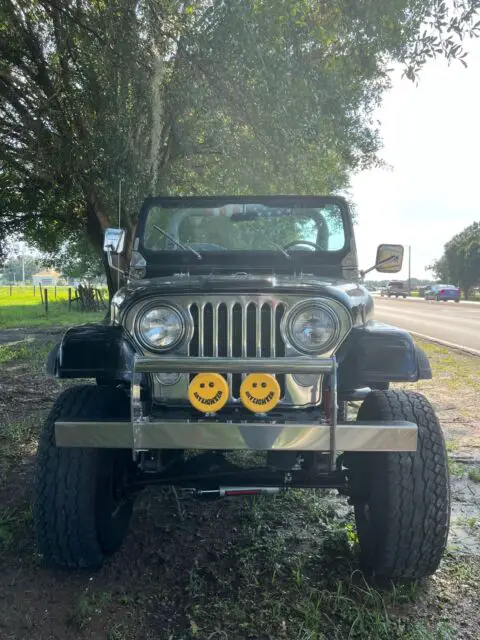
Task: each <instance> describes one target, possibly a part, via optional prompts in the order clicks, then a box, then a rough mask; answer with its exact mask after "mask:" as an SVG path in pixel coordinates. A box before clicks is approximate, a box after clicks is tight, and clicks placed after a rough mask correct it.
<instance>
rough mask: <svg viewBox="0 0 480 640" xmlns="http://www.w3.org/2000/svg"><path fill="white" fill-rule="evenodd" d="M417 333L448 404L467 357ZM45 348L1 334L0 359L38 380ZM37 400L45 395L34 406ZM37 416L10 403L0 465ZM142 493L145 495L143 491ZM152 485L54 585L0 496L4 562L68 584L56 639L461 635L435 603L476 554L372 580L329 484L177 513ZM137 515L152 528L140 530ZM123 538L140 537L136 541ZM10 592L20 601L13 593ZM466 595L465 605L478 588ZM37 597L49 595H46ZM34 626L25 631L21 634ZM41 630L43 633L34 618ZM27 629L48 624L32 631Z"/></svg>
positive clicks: (19, 510) (470, 366)
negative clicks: (10, 558)
mask: <svg viewBox="0 0 480 640" xmlns="http://www.w3.org/2000/svg"><path fill="white" fill-rule="evenodd" d="M424 345H425V349H426V350H427V352H428V355H429V357H430V358H431V361H432V366H433V368H434V374H435V376H436V379H434V380H433V381H423V382H422V384H425V385H431V386H429V387H428V389H430V391H431V392H434V391H435V390H436V389H437V386H438V385H439V391H438V393H439V394H440V395H441V396H442V399H443V400H445V399H446V400H447V401H448V402H455V401H456V399H457V397H458V396H457V394H456V392H455V391H454V389H455V388H456V387H454V386H453V384H452V380H451V376H455V375H463V383H462V384H461V385H460V387H459V389H460V388H465V386H466V385H468V384H470V385H471V387H468V388H469V389H470V388H471V389H472V390H473V391H475V390H476V389H477V386H476V385H477V384H478V382H477V381H476V378H472V380H471V381H470V382H468V374H466V373H465V375H464V374H463V373H462V371H461V370H463V369H464V368H466V369H467V370H468V372H470V374H471V375H472V376H473V374H474V373H475V371H476V367H475V365H476V361H475V360H474V359H470V358H469V357H467V356H462V355H459V354H455V353H454V352H449V351H447V350H444V349H442V348H441V347H438V346H437V345H430V344H428V343H422V346H424ZM50 346H51V345H50V344H38V343H37V342H35V341H32V340H28V339H27V340H25V341H22V342H19V343H17V344H13V345H12V344H10V345H3V346H1V345H0V364H1V366H2V368H3V369H4V370H8V369H11V370H12V371H17V368H18V370H19V371H21V367H22V366H23V367H24V365H25V364H27V363H28V364H29V366H31V370H32V373H33V374H35V375H36V378H35V379H34V382H33V383H32V384H33V385H36V384H37V382H38V381H39V380H40V376H38V373H39V372H40V371H41V370H42V367H43V363H44V362H45V357H46V354H47V353H48V351H49V349H50ZM452 360H453V362H452ZM471 361H473V362H472V363H471ZM450 367H451V368H452V370H453V371H452V372H450ZM24 368H25V367H24ZM15 375H16V374H15ZM19 375H20V374H19ZM475 375H477V376H478V373H475ZM18 379H19V380H20V378H18ZM12 380H13V378H12ZM21 384H22V385H24V384H26V385H28V384H30V381H28V382H25V383H24V382H21ZM52 384H53V383H52ZM55 384H56V383H55ZM434 385H437V386H434ZM19 388H20V387H19ZM55 390H56V387H54V386H51V387H46V388H45V389H43V388H39V390H38V392H39V395H40V396H42V395H43V398H44V399H46V397H47V396H48V395H49V394H51V393H55V392H56V391H55ZM427 393H428V391H427ZM47 406H48V402H46V403H45V405H44V410H46V409H47ZM472 408H473V409H475V406H473V407H472ZM39 417H40V414H39V413H38V412H37V415H36V416H33V415H32V417H28V418H21V417H19V416H17V414H15V416H14V417H11V418H10V419H7V420H4V421H3V423H2V430H1V431H0V466H2V464H3V462H2V457H3V459H4V460H5V456H6V457H7V459H8V460H7V463H11V464H15V465H16V464H17V463H18V462H19V461H20V459H21V458H22V457H23V458H25V457H26V456H25V452H26V451H27V450H29V451H30V453H31V452H32V451H33V449H34V444H35V440H36V437H37V433H38V428H39V424H40V420H39V419H38V418H39ZM447 449H448V451H449V452H450V453H453V452H455V451H457V449H458V445H457V443H456V441H455V440H453V439H449V440H447ZM452 464H454V465H456V464H458V463H455V462H453V463H452ZM458 466H461V467H463V465H458ZM474 471H476V472H477V473H479V475H480V471H479V470H477V469H471V470H470V473H471V472H474ZM9 477H10V474H9V476H8V477H7V482H10V480H9ZM11 477H12V481H13V480H15V481H17V480H19V479H20V480H22V481H25V476H22V475H21V474H20V475H13V474H12V476H11ZM473 481H476V480H473ZM22 495H23V494H22ZM149 495H151V496H153V498H152V502H150V503H149V502H148V496H149ZM157 495H158V494H155V493H154V492H153V491H152V494H148V492H146V496H145V495H143V496H141V498H140V501H139V504H138V505H137V510H136V521H135V524H134V527H136V530H135V531H133V532H132V535H131V536H130V542H127V544H129V545H130V546H128V548H127V549H126V550H124V552H123V553H120V554H119V555H118V556H116V557H115V558H113V559H112V561H111V563H109V566H108V567H107V569H106V570H104V571H103V572H102V573H100V574H99V577H98V578H97V577H95V578H94V579H91V575H90V574H86V575H85V577H82V576H77V575H76V576H75V577H74V578H73V579H72V580H70V581H69V582H68V584H67V583H66V581H65V580H64V579H63V578H60V579H59V581H58V582H54V584H53V587H52V586H51V585H52V581H54V580H56V578H54V577H52V574H50V573H49V574H48V575H47V578H45V577H44V574H43V573H41V571H42V570H41V569H40V567H39V565H38V563H37V564H35V565H34V569H33V570H32V571H31V575H29V573H28V572H29V571H30V569H29V564H28V559H27V556H26V555H25V553H24V554H23V555H22V549H23V551H25V550H28V553H29V554H30V556H31V560H30V562H31V563H32V566H33V546H32V543H31V542H30V543H29V544H27V543H28V541H27V543H25V540H24V539H22V535H23V536H25V533H24V532H25V531H26V532H27V534H26V535H27V536H29V540H30V539H32V540H33V537H32V532H31V530H32V523H31V512H30V510H29V509H28V507H27V504H28V503H27V497H26V496H25V497H22V500H23V502H20V503H19V504H12V505H8V504H7V505H2V506H0V551H2V552H3V553H4V554H5V556H7V555H8V554H10V555H13V554H14V555H15V562H16V563H20V562H21V566H22V576H23V579H25V578H24V576H25V575H27V576H28V577H29V578H31V579H32V580H33V581H42V580H46V582H44V584H46V585H48V586H44V587H43V588H44V589H45V590H46V592H48V589H51V590H52V593H57V592H58V591H59V590H61V589H62V587H64V588H65V589H68V590H69V595H70V594H71V598H70V599H69V600H68V609H67V616H66V617H67V621H68V625H69V626H70V630H64V633H63V634H62V633H59V635H58V637H67V636H70V635H71V634H72V633H76V634H78V635H79V636H81V637H102V638H106V639H107V640H127V639H128V640H130V639H132V638H134V637H140V636H141V637H162V638H163V637H165V638H179V639H180V638H184V639H185V640H239V639H240V638H241V639H242V640H243V639H246V638H252V639H253V638H259V639H260V638H276V639H278V640H347V639H351V640H363V639H365V638H368V639H369V638H372V640H374V639H376V640H387V639H388V640H454V639H455V638H457V637H460V636H459V634H460V633H461V632H462V627H461V626H460V624H461V621H460V622H459V621H458V620H457V619H456V614H457V613H458V611H459V609H455V608H454V609H453V610H454V613H453V614H452V613H451V612H450V613H449V612H448V611H446V609H447V608H448V607H449V606H451V607H455V606H456V604H455V603H457V602H458V603H459V604H458V607H459V608H460V606H461V607H462V611H464V609H463V607H464V606H466V605H465V598H466V597H467V596H465V593H467V592H468V590H476V588H477V585H478V582H479V581H480V561H479V559H478V558H475V557H471V558H464V557H462V556H461V555H460V554H459V553H457V552H453V551H451V552H450V553H449V554H447V556H446V558H445V560H444V562H443V563H442V566H441V568H440V570H439V571H438V572H437V574H436V575H435V576H434V578H433V579H432V580H430V581H428V582H427V584H421V585H408V584H405V585H396V586H391V585H382V586H380V585H374V584H372V583H371V582H369V581H367V580H366V578H365V576H364V575H363V574H362V572H361V570H360V564H359V546H358V538H357V535H356V530H355V526H354V521H353V517H352V513H351V510H349V509H348V508H347V506H346V503H345V500H344V499H342V498H339V497H337V496H336V494H334V493H333V492H326V493H325V492H321V491H299V490H296V491H288V492H286V493H283V494H280V495H278V496H274V497H272V496H259V497H255V498H253V499H249V500H245V501H244V502H243V503H242V502H241V501H240V500H238V501H237V502H233V501H225V502H219V503H214V502H212V503H204V504H199V503H194V505H195V506H192V501H190V502H189V501H184V502H182V518H177V519H175V518H174V517H173V516H172V513H173V512H174V513H175V514H177V506H176V503H174V501H173V498H172V503H174V509H170V507H169V504H168V502H167V503H165V502H162V503H161V509H159V508H158V507H159V504H158V497H155V496H157ZM155 500H156V501H157V503H155ZM151 505H154V508H153V507H152V508H151ZM169 509H170V510H169ZM160 511H161V512H163V514H166V515H165V516H162V514H161V513H160ZM149 523H151V524H152V527H153V533H152V535H150V534H148V533H146V531H148V526H149ZM464 524H465V525H466V526H467V527H468V528H469V529H475V531H476V528H478V519H475V518H473V517H469V518H465V522H464ZM132 540H138V546H137V545H134V544H132V543H131V541H132ZM138 550H140V551H138ZM173 550H174V551H173ZM0 555H1V554H0ZM165 556H166V558H165ZM146 567H148V569H146ZM119 585H121V587H119ZM22 588H23V587H22ZM119 589H120V591H119ZM16 594H17V595H16V597H17V598H18V600H17V604H18V603H19V602H20V599H21V598H23V597H24V592H23V591H22V592H20V591H17V592H16ZM19 594H20V595H19ZM42 594H43V592H42ZM12 597H13V596H12ZM41 597H42V598H43V597H44V596H43V595H42V596H41ZM55 597H57V596H55ZM468 597H469V598H470V600H469V602H470V606H472V605H471V603H472V602H473V603H475V601H476V600H475V598H476V597H477V595H476V591H475V595H474V596H468ZM452 602H453V604H451V603H452ZM449 603H450V604H449ZM0 604H1V603H0ZM47 604H48V599H47V600H46V601H45V607H47ZM40 606H41V607H42V608H43V606H44V605H43V603H42V604H41V605H39V610H40ZM462 615H463V617H466V616H465V613H463V614H462V613H460V617H461V616H462ZM475 615H476V612H475V609H472V611H471V612H470V613H467V617H468V616H469V617H470V618H472V617H474V616H475ZM32 616H33V614H32ZM144 624H145V625H146V627H145V628H144V626H143V625H144ZM36 632H37V629H34V630H32V633H31V635H32V637H33V636H34V635H35V633H36ZM43 633H49V632H47V630H46V628H45V627H44V628H43ZM152 634H153V635H152ZM36 637H39V638H40V637H41V638H46V637H47V635H42V632H41V631H38V633H36ZM48 637H50V636H48ZM466 637H468V636H466ZM472 637H473V636H472Z"/></svg>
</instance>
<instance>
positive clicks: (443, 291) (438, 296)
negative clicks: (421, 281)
mask: <svg viewBox="0 0 480 640" xmlns="http://www.w3.org/2000/svg"><path fill="white" fill-rule="evenodd" d="M461 297H462V290H461V289H460V288H459V287H455V286H454V285H452V284H435V285H433V286H432V287H430V288H429V289H427V290H426V291H425V300H436V301H437V302H440V301H442V302H448V301H449V300H453V301H454V302H460V298H461Z"/></svg>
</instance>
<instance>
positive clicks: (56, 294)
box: [55, 285, 57, 300]
mask: <svg viewBox="0 0 480 640" xmlns="http://www.w3.org/2000/svg"><path fill="white" fill-rule="evenodd" d="M56 299H57V285H55V300H56Z"/></svg>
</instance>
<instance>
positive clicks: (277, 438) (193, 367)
mask: <svg viewBox="0 0 480 640" xmlns="http://www.w3.org/2000/svg"><path fill="white" fill-rule="evenodd" d="M205 371H216V372H219V373H253V372H264V373H310V374H319V375H320V374H329V376H330V398H331V406H330V412H329V413H330V422H329V424H325V423H324V422H320V421H312V422H311V423H304V422H302V423H300V422H295V421H290V420H284V419H281V420H279V419H278V418H277V419H274V418H273V417H272V419H271V420H269V419H268V416H267V417H262V418H259V417H258V416H255V414H252V419H251V420H242V421H232V420H225V419H222V416H221V414H219V415H218V416H205V417H201V418H198V419H195V420H187V421H185V420H154V419H153V418H152V417H151V416H146V415H144V414H143V407H142V402H141V399H140V384H141V381H142V375H143V374H144V373H164V372H166V373H168V372H182V373H190V372H192V373H197V372H205ZM55 436H56V444H57V446H59V447H96V448H97V447H106V448H126V449H132V450H133V454H134V457H136V455H137V454H138V453H139V452H140V451H145V450H149V449H197V450H235V449H246V450H253V451H269V450H278V451H282V450H283V451H323V452H330V454H331V467H332V469H334V468H335V462H336V455H337V452H338V451H362V452H367V451H383V452H388V451H415V450H416V448H417V425H416V424H414V423H411V422H401V421H393V422H388V423H386V422H369V423H363V422H356V423H348V424H340V425H339V424H337V363H336V360H335V358H307V357H304V358H288V357H287V358H261V359H260V358H187V357H175V358H173V357H140V356H138V357H137V358H136V359H135V363H134V369H133V373H132V389H131V420H129V421H122V422H109V421H105V422H86V421H68V422H67V421H58V422H56V424H55Z"/></svg>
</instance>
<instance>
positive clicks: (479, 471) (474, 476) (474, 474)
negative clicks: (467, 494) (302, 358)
mask: <svg viewBox="0 0 480 640" xmlns="http://www.w3.org/2000/svg"><path fill="white" fill-rule="evenodd" d="M468 479H469V480H471V481H472V482H476V483H477V484H480V467H475V468H473V469H470V471H469V472H468Z"/></svg>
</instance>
